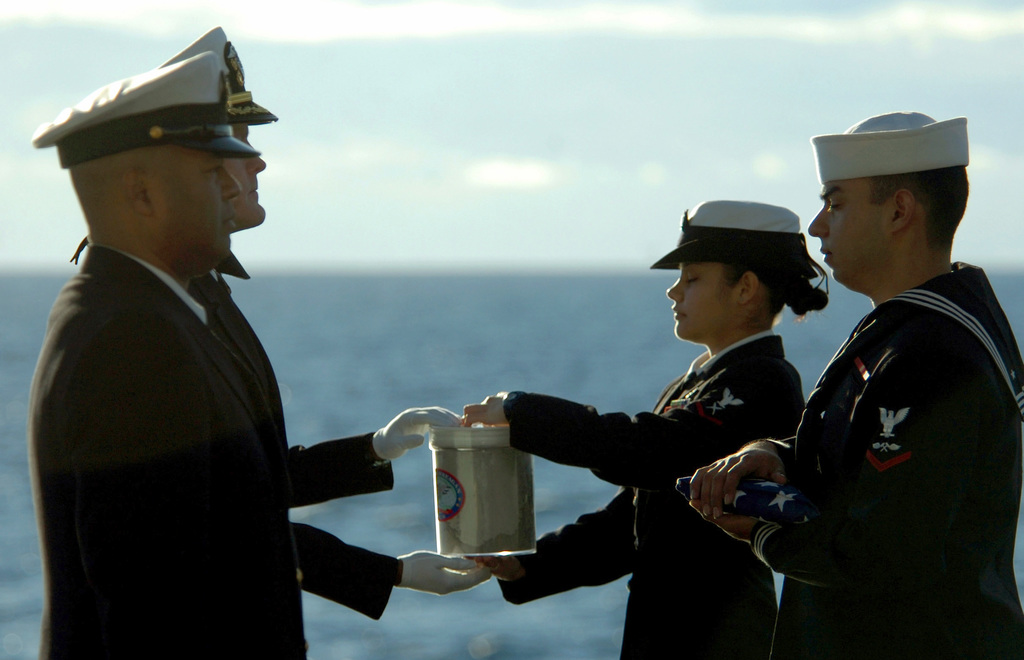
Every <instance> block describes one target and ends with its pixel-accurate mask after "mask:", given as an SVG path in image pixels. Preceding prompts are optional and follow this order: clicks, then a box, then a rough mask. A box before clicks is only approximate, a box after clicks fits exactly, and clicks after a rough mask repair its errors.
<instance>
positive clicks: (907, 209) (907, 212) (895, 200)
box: [889, 188, 920, 234]
mask: <svg viewBox="0 0 1024 660" xmlns="http://www.w3.org/2000/svg"><path fill="white" fill-rule="evenodd" d="M891 204H892V215H891V217H890V219H889V230H890V231H891V232H892V233H894V234H896V233H899V232H902V231H905V230H906V229H907V228H908V227H910V225H911V223H913V222H914V219H915V217H916V216H917V215H918V208H919V206H920V204H919V202H918V201H917V198H916V197H914V193H912V192H910V191H909V190H907V189H906V188H900V189H899V190H897V191H896V193H895V194H894V195H893V196H892V200H891Z"/></svg>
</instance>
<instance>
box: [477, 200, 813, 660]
mask: <svg viewBox="0 0 1024 660" xmlns="http://www.w3.org/2000/svg"><path fill="white" fill-rule="evenodd" d="M653 268H662V269H673V270H678V271H679V280H678V281H677V282H676V284H675V285H674V286H673V287H672V288H671V289H669V290H668V297H669V298H670V299H671V300H672V303H673V305H672V309H673V311H674V313H675V333H676V336H677V337H678V338H679V339H681V340H685V341H690V342H694V343H697V344H700V345H703V346H705V347H706V349H707V351H706V352H705V353H704V354H703V355H701V356H700V357H699V358H698V359H697V360H695V361H694V363H693V364H692V365H690V368H689V370H688V371H687V372H686V373H685V374H684V375H682V376H680V377H679V378H678V379H676V380H675V381H674V382H672V383H670V384H669V385H668V387H666V388H665V389H664V390H663V391H662V393H661V395H660V396H659V397H658V400H657V403H656V405H655V406H654V408H653V410H652V411H651V412H649V413H640V414H637V415H635V416H629V415H626V414H622V413H605V414H599V413H598V411H596V410H595V409H594V408H592V407H590V406H584V405H580V404H577V403H573V402H570V401H565V400H563V399H558V398H555V397H550V396H545V395H540V394H526V393H522V392H512V393H510V394H507V395H498V396H496V397H490V398H488V399H487V400H486V401H484V403H483V404H480V405H471V406H466V408H465V421H466V423H474V422H484V423H490V424H494V423H508V424H509V426H510V441H511V444H512V446H513V447H516V448H518V449H521V450H524V451H527V452H530V453H532V454H536V455H537V456H542V457H544V458H547V459H549V460H552V461H556V462H558V463H563V464H567V465H576V466H580V467H586V468H590V469H592V470H593V471H594V473H595V474H597V476H599V477H601V478H603V479H605V480H607V481H610V482H611V483H613V484H616V485H618V486H620V489H619V491H618V493H617V495H616V496H615V497H614V498H613V499H612V501H611V502H610V503H609V504H608V505H607V506H606V507H605V508H603V509H601V510H599V511H596V512H594V513H589V514H586V515H584V516H582V517H581V518H579V519H578V520H577V521H576V522H575V523H573V524H570V525H566V526H565V527H562V528H561V529H559V530H558V531H556V532H553V533H550V534H546V535H544V536H543V537H541V538H540V539H539V540H538V541H537V552H536V554H534V555H525V556H522V557H519V558H509V559H488V560H484V563H486V564H489V565H490V566H491V567H492V569H493V570H494V573H495V575H496V576H498V577H499V578H500V581H499V584H500V585H501V590H502V593H503V594H504V596H505V599H506V600H508V601H510V602H513V603H525V602H528V601H531V600H535V599H537V598H541V597H545V596H549V595H552V594H557V593H560V592H563V591H566V590H569V589H574V588H577V587H582V586H593V585H600V584H606V583H608V582H611V581H613V580H616V579H618V578H620V577H622V576H625V575H630V576H631V577H630V580H629V600H628V602H627V606H626V621H625V630H624V634H623V640H622V652H621V655H622V658H631V659H633V658H637V659H639V658H644V659H655V658H657V659H661V658H670V657H679V656H680V655H685V656H686V657H693V658H722V659H723V660H724V659H730V660H736V659H749V660H759V659H761V658H764V657H766V656H767V654H768V652H769V649H770V645H771V636H772V627H773V625H774V623H775V613H776V605H775V603H776V600H775V586H774V581H773V578H772V574H771V571H770V570H769V569H768V567H767V566H764V565H763V564H762V563H761V562H759V561H758V560H757V559H756V558H755V557H752V556H751V555H750V553H748V552H746V549H745V548H740V549H737V548H736V547H734V545H735V544H732V542H731V539H728V538H727V537H724V535H722V534H718V532H717V530H715V529H713V528H711V529H710V530H709V529H706V528H707V527H708V526H707V525H705V524H704V522H703V521H702V520H701V519H700V516H698V515H696V514H695V513H694V512H693V511H691V510H690V509H689V508H688V507H687V505H686V501H685V500H684V499H683V498H682V497H681V496H679V494H678V493H676V492H675V484H676V480H677V478H678V477H680V476H683V475H687V474H690V473H691V472H692V471H693V470H694V469H696V468H697V467H699V466H700V465H703V464H704V463H705V462H706V461H707V460H708V459H709V458H710V457H713V456H722V455H725V454H728V453H729V452H732V451H735V449H736V448H738V447H740V446H742V445H743V444H744V443H746V442H749V441H750V440H751V439H753V438H757V437H760V436H762V435H765V434H768V435H775V436H778V437H785V436H786V435H788V434H791V433H792V432H793V430H794V429H795V428H796V425H797V422H798V421H799V418H800V411H801V410H802V409H803V403H804V401H803V391H802V389H801V384H800V376H799V375H798V374H797V372H796V369H794V368H793V366H792V365H791V364H790V363H789V362H787V361H786V359H785V354H784V352H783V348H782V339H781V338H780V337H779V336H778V335H776V334H774V332H773V331H772V327H773V325H774V324H775V322H776V321H777V319H778V316H779V314H780V313H781V311H782V309H783V306H784V305H788V306H790V307H791V308H792V309H793V311H795V312H796V313H797V314H799V315H803V314H804V313H805V312H808V311H811V310H816V309H821V308H823V307H824V306H825V304H826V303H827V301H828V298H827V295H826V294H825V292H824V291H822V290H820V289H816V288H813V287H812V286H811V284H810V280H811V279H812V278H816V277H824V274H823V273H822V272H821V270H820V267H818V266H817V265H816V264H814V262H812V261H811V259H810V257H809V256H808V254H807V249H806V247H805V246H804V239H803V236H802V235H801V234H800V221H799V219H798V218H797V216H796V214H794V213H793V212H791V211H789V210H787V209H784V208H780V207H777V206H771V205H768V204H758V203H752V202H734V201H713V202H705V203H703V204H700V205H699V206H697V207H696V208H695V209H694V210H693V213H692V214H686V215H684V217H683V226H682V234H681V236H680V240H679V246H678V247H677V248H676V249H675V250H673V251H672V252H670V253H669V254H667V255H666V256H665V257H663V258H662V259H660V260H658V262H657V263H656V264H655V265H654V266H653ZM709 532H714V533H709ZM716 534H717V537H716ZM719 537H720V538H719ZM712 587H713V588H712ZM691 591H699V592H700V593H702V594H704V595H705V597H706V598H707V601H706V602H705V603H704V605H705V606H706V607H705V608H704V609H702V610H699V611H697V612H694V610H693V608H689V607H687V606H686V605H685V604H684V603H683V602H682V598H683V597H682V595H683V594H686V593H690V592H691ZM683 649H685V650H683Z"/></svg>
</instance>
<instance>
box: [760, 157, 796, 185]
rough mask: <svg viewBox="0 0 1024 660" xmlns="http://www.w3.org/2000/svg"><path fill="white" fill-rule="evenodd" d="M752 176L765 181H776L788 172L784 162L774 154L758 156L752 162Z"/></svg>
mask: <svg viewBox="0 0 1024 660" xmlns="http://www.w3.org/2000/svg"><path fill="white" fill-rule="evenodd" d="M753 168H754V174H756V175H757V176H758V178H761V179H765V180H767V181H777V180H778V179H781V178H782V177H784V176H785V175H786V172H787V171H788V170H789V168H788V166H787V165H786V161H785V160H784V159H782V158H780V157H779V156H776V155H775V154H769V153H763V154H758V155H757V156H755V157H754V160H753Z"/></svg>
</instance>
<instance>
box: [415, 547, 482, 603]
mask: <svg viewBox="0 0 1024 660" xmlns="http://www.w3.org/2000/svg"><path fill="white" fill-rule="evenodd" d="M398 560H399V561H401V562H402V579H401V580H400V581H399V582H398V586H399V587H403V588H405V589H414V590H416V591H425V592H427V593H430V594H436V595H438V596H443V595H445V594H450V593H452V592H453V591H464V590H466V589H472V588H473V587H475V586H476V585H478V584H481V583H483V582H486V581H487V580H489V579H490V577H491V571H490V570H489V569H488V568H487V567H485V566H477V565H476V562H475V561H473V560H472V559H460V558H458V557H445V556H442V555H437V554H434V553H433V552H427V551H426V550H420V551H418V552H413V553H411V554H408V555H402V556H401V557H399V558H398Z"/></svg>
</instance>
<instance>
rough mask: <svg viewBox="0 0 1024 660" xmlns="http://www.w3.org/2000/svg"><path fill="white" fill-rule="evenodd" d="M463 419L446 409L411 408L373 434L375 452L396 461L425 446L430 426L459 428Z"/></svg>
mask: <svg viewBox="0 0 1024 660" xmlns="http://www.w3.org/2000/svg"><path fill="white" fill-rule="evenodd" d="M461 423H462V418H461V417H459V416H458V415H456V414H455V413H453V412H452V411H450V410H447V409H445V408H409V409H408V410H405V411H403V412H401V413H399V415H398V416H397V417H395V418H394V419H393V420H391V421H390V422H388V425H387V426H385V427H384V428H382V429H380V430H378V431H377V432H376V433H374V434H373V451H374V452H375V453H376V454H377V455H378V456H380V457H381V458H386V459H388V460H394V459H396V458H398V457H399V456H401V455H402V454H404V453H405V452H406V451H408V450H410V449H412V448H413V447H419V446H420V445H422V444H423V436H424V435H426V433H427V427H429V426H459V425H460V424H461Z"/></svg>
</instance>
